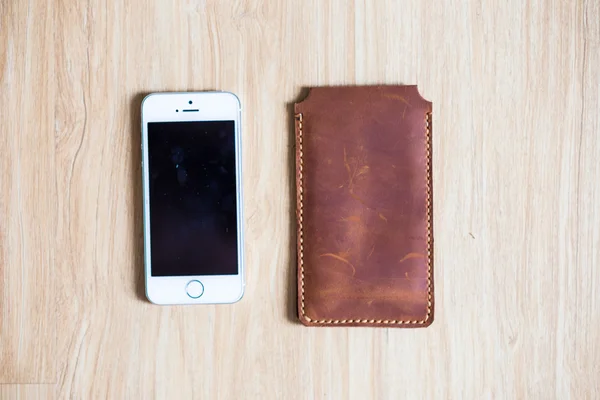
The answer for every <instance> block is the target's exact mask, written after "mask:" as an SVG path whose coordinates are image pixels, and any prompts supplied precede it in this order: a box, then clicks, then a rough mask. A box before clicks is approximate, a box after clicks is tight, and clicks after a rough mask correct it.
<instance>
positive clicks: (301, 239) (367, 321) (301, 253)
mask: <svg viewBox="0 0 600 400" xmlns="http://www.w3.org/2000/svg"><path fill="white" fill-rule="evenodd" d="M296 122H297V124H298V152H299V156H300V157H299V163H298V164H299V165H298V171H297V172H298V183H299V188H298V203H299V212H298V226H299V228H300V229H299V234H298V254H299V258H300V260H299V263H300V314H301V315H302V317H304V318H305V319H306V320H307V321H308V322H312V323H315V324H334V325H337V324H352V323H354V324H388V325H416V324H424V323H426V322H427V321H428V320H429V318H430V317H431V297H432V296H431V264H432V263H431V250H432V249H431V244H432V238H431V214H432V200H431V112H427V113H425V135H426V137H425V154H426V160H425V163H426V171H425V181H426V185H425V186H426V193H427V195H426V200H425V202H426V204H425V214H426V222H427V313H426V314H425V317H424V318H423V319H422V320H406V321H404V320H387V319H386V320H381V319H378V320H375V319H341V320H340V319H321V320H313V319H312V318H310V317H309V316H308V315H306V312H305V310H304V229H303V216H304V215H303V214H304V201H303V200H304V181H303V180H302V178H303V177H302V174H303V168H304V152H303V146H302V140H303V138H302V133H303V132H302V113H298V114H296Z"/></svg>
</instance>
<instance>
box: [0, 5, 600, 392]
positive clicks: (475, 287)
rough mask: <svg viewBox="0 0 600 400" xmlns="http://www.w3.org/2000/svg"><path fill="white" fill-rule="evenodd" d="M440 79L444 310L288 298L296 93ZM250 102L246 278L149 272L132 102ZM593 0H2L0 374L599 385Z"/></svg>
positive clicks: (436, 83) (380, 388)
mask: <svg viewBox="0 0 600 400" xmlns="http://www.w3.org/2000/svg"><path fill="white" fill-rule="evenodd" d="M399 83H401V84H414V83H416V84H418V85H419V89H420V91H421V93H422V95H423V96H424V97H425V98H426V99H428V100H431V101H432V102H433V108H434V113H433V127H434V132H433V137H434V145H433V173H434V193H435V198H434V224H435V283H436V287H435V296H436V319H435V322H434V324H433V325H432V326H431V327H429V328H427V329H420V330H402V329H368V328H354V329H346V328H315V329H309V328H306V327H303V326H301V325H299V324H298V323H296V322H295V319H294V315H295V289H294V285H295V275H294V274H295V252H294V240H295V235H294V229H293V228H294V219H293V218H294V202H293V201H292V199H291V198H290V196H291V195H292V193H293V190H292V184H293V177H294V172H293V140H292V139H293V131H292V127H293V125H292V107H291V104H292V103H293V102H294V101H297V100H299V99H300V98H302V96H303V95H305V93H306V88H307V87H310V86H314V85H341V84H399ZM209 89H213V90H214V89H217V90H227V91H232V92H234V93H236V94H237V95H238V96H239V97H240V99H241V101H242V104H243V107H244V111H243V156H244V165H243V168H244V172H245V176H244V189H245V204H244V211H245V220H246V227H247V231H246V239H247V241H246V243H245V249H246V254H247V273H248V274H247V292H246V295H245V297H244V299H243V300H242V301H241V302H240V303H238V304H235V305H233V306H188V307H159V306H155V305H152V304H150V303H149V302H147V301H146V300H145V299H144V297H143V281H142V273H143V272H142V265H143V264H142V261H143V260H142V199H141V176H140V129H139V125H140V112H139V109H140V103H141V99H142V98H143V96H144V95H145V94H147V93H149V92H155V91H188V90H209ZM599 92H600V1H598V0H580V1H567V0H564V1H560V0H556V1H552V2H550V1H541V0H535V1H527V2H524V1H522V0H496V1H494V0H487V1H483V0H474V1H462V2H461V1H434V0H428V1H416V0H415V1H392V0H386V1H383V0H377V1H366V0H357V1H354V2H348V1H344V0H337V1H333V0H331V1H330V0H327V1H320V0H297V1H291V0H290V1H259V0H239V1H232V2H225V1H215V0H209V1H202V0H181V1H157V0H150V1H143V0H129V1H108V0H89V1H68V0H62V1H47V0H28V1H17V0H0V190H1V194H0V383H2V384H3V385H2V386H0V398H2V399H5V398H6V399H30V398H33V399H35V398H39V399H53V398H61V399H62V398H77V399H93V398H110V399H136V398H139V399H149V398H164V399H184V398H186V399H187V398H198V399H200V398H203V399H204V398H211V399H213V398H214V399H257V398H267V399H313V398H314V399H345V398H356V399H401V398H407V399H426V398H439V399H479V398H499V399H500V398H502V399H524V398H535V399H552V398H556V399H567V398H573V399H598V398H600V383H599V380H598V378H599V377H600V100H599Z"/></svg>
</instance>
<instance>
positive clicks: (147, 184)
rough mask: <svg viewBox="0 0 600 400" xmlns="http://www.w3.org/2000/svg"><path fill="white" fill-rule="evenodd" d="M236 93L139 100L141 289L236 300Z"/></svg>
mask: <svg viewBox="0 0 600 400" xmlns="http://www.w3.org/2000/svg"><path fill="white" fill-rule="evenodd" d="M240 114H241V106H240V101H239V99H238V98H237V97H236V96H235V95H234V94H232V93H226V92H198V93H154V94H151V95H148V96H147V97H146V98H145V99H144V101H143V102H142V179H143V187H144V263H145V278H146V279H145V280H146V296H147V297H148V300H150V301H151V302H152V303H155V304H218V303H234V302H236V301H238V300H240V299H241V298H242V296H243V294H244V252H243V238H244V234H243V233H244V231H243V223H242V220H243V216H242V208H243V207H242V174H241V165H242V160H241V150H242V148H241V139H240V136H241V135H240Z"/></svg>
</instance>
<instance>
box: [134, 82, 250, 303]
mask: <svg viewBox="0 0 600 400" xmlns="http://www.w3.org/2000/svg"><path fill="white" fill-rule="evenodd" d="M190 101H192V104H189V102H190ZM185 109H194V110H198V111H193V112H184V111H183V110H185ZM141 114H142V118H141V119H142V181H143V197H144V275H145V286H146V297H147V298H148V300H149V301H150V302H152V303H154V304H160V305H175V304H227V303H235V302H237V301H239V300H240V299H241V298H242V296H243V295H244V287H245V281H244V269H245V268H244V246H243V244H244V240H243V238H244V229H243V228H244V227H243V225H244V224H243V195H242V168H241V167H242V143H241V128H240V125H241V104H240V101H239V99H238V97H237V96H236V95H234V94H233V93H229V92H177V93H152V94H150V95H148V96H146V97H145V98H144V100H143V101H142V113H141ZM222 120H227V121H234V125H235V158H236V160H235V162H236V193H237V230H238V235H237V247H238V274H237V275H190V276H166V277H162V276H152V274H151V268H152V258H151V253H150V240H151V239H150V224H151V221H150V197H149V193H150V191H149V174H148V165H149V162H148V123H149V122H180V121H222ZM192 280H199V281H200V282H202V284H203V285H204V293H203V294H202V296H200V297H199V298H197V299H194V298H191V297H189V296H188V295H187V293H186V286H187V284H188V283H189V282H190V281H192Z"/></svg>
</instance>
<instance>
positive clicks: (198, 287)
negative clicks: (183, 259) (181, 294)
mask: <svg viewBox="0 0 600 400" xmlns="http://www.w3.org/2000/svg"><path fill="white" fill-rule="evenodd" d="M185 291H186V292H187V295H188V296H190V297H191V298H192V299H197V298H198V297H200V296H202V294H203V293H204V285H202V283H201V282H200V281H190V282H189V283H188V284H187V286H186V287H185Z"/></svg>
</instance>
